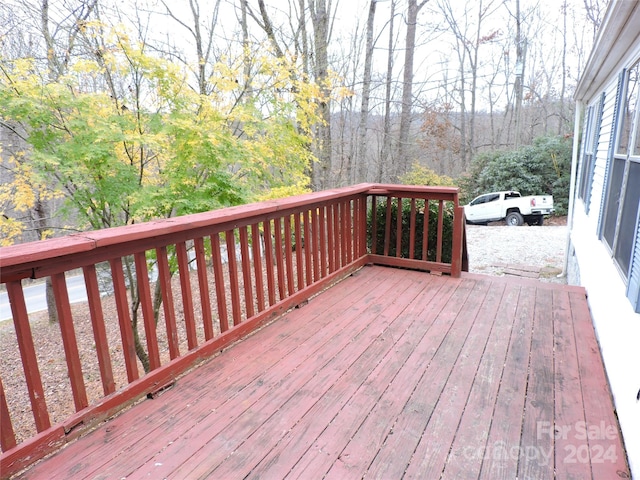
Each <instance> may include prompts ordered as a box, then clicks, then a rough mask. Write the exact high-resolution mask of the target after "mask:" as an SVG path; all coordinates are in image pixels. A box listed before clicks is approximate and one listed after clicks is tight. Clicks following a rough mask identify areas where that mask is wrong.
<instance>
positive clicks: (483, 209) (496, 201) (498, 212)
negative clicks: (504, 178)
mask: <svg viewBox="0 0 640 480" xmlns="http://www.w3.org/2000/svg"><path fill="white" fill-rule="evenodd" d="M553 211H554V209H553V196H551V195H536V196H529V197H522V196H520V193H519V192H512V191H506V192H493V193H487V194H484V195H480V196H479V197H476V198H474V199H473V201H472V202H471V203H469V204H468V205H465V206H464V216H465V219H466V221H467V223H476V224H485V225H486V224H487V223H488V222H496V221H498V220H502V219H505V220H506V221H507V225H511V226H520V225H522V224H523V223H527V224H529V225H542V222H543V221H544V215H549V214H551V213H553Z"/></svg>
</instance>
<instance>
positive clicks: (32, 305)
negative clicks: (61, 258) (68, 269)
mask: <svg viewBox="0 0 640 480" xmlns="http://www.w3.org/2000/svg"><path fill="white" fill-rule="evenodd" d="M67 289H68V290H69V301H70V302H71V303H79V302H86V301H87V290H86V289H85V286H84V278H83V277H82V275H76V276H73V277H69V278H67ZM24 300H25V303H26V304H27V312H28V313H34V312H40V311H42V310H46V309H47V300H46V298H45V291H44V283H39V284H37V285H31V286H30V287H24ZM11 318H12V315H11V305H10V304H9V296H8V295H7V292H0V321H3V320H10V319H11Z"/></svg>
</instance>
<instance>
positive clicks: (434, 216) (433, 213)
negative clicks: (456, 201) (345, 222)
mask: <svg viewBox="0 0 640 480" xmlns="http://www.w3.org/2000/svg"><path fill="white" fill-rule="evenodd" d="M424 208H425V202H424V200H416V227H415V228H416V236H415V248H414V253H413V258H415V259H418V260H422V244H423V241H422V240H423V228H424V215H423V212H424ZM386 216H387V202H386V200H384V199H378V205H377V208H376V233H375V234H376V251H375V252H373V251H372V252H371V253H377V254H379V255H382V254H383V253H384V239H385V229H386ZM397 218H398V200H397V199H394V200H392V202H391V231H390V240H389V256H392V257H395V256H396V239H397V235H396V233H397V228H396V227H397ZM410 227H411V203H410V201H409V200H408V199H405V200H404V201H403V202H402V239H401V249H402V251H401V255H400V256H401V257H402V258H409V233H410ZM372 232H373V221H372V211H371V210H370V211H369V214H368V218H367V233H368V235H367V238H368V246H369V249H371V248H372V242H371V239H372V238H373V235H372ZM437 237H438V202H437V201H431V202H429V232H428V242H427V245H428V249H427V260H429V261H432V262H435V261H436V245H437V243H436V242H437ZM452 243H453V204H452V202H445V204H444V208H443V238H442V261H443V262H444V263H451V249H452Z"/></svg>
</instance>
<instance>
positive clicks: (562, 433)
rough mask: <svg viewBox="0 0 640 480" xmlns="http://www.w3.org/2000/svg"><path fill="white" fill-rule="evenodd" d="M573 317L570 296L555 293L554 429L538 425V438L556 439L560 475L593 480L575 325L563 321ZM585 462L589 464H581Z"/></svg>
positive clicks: (569, 479) (571, 479)
mask: <svg viewBox="0 0 640 480" xmlns="http://www.w3.org/2000/svg"><path fill="white" fill-rule="evenodd" d="M570 314H571V305H570V302H569V295H568V294H567V293H566V292H557V291H554V292H553V318H554V322H553V325H554V335H553V339H554V352H555V353H554V355H555V358H556V359H557V360H556V361H555V367H554V382H555V385H554V389H555V416H554V425H540V424H539V425H538V436H540V435H549V434H551V435H553V436H554V438H555V442H556V445H555V471H556V475H557V476H559V477H561V478H566V479H567V480H579V479H581V478H589V477H590V476H591V465H590V462H589V456H588V453H589V452H588V449H586V454H587V455H586V456H585V457H581V455H582V454H583V448H582V445H584V446H585V447H587V442H586V441H585V442H583V441H582V440H581V438H580V428H581V425H584V424H585V420H584V403H583V395H582V394H577V392H582V390H581V387H580V373H579V368H578V355H577V349H576V341H575V334H574V331H573V324H571V323H569V322H563V321H562V319H563V318H566V317H567V316H569V315H570ZM581 459H583V460H586V461H581Z"/></svg>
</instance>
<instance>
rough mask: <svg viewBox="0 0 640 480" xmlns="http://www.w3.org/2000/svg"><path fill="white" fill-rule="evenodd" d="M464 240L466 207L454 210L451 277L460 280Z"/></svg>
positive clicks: (458, 207)
mask: <svg viewBox="0 0 640 480" xmlns="http://www.w3.org/2000/svg"><path fill="white" fill-rule="evenodd" d="M463 238H464V207H460V206H456V207H455V208H454V210H453V247H452V249H451V276H452V277H455V278H458V277H460V275H461V272H462V243H463Z"/></svg>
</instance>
